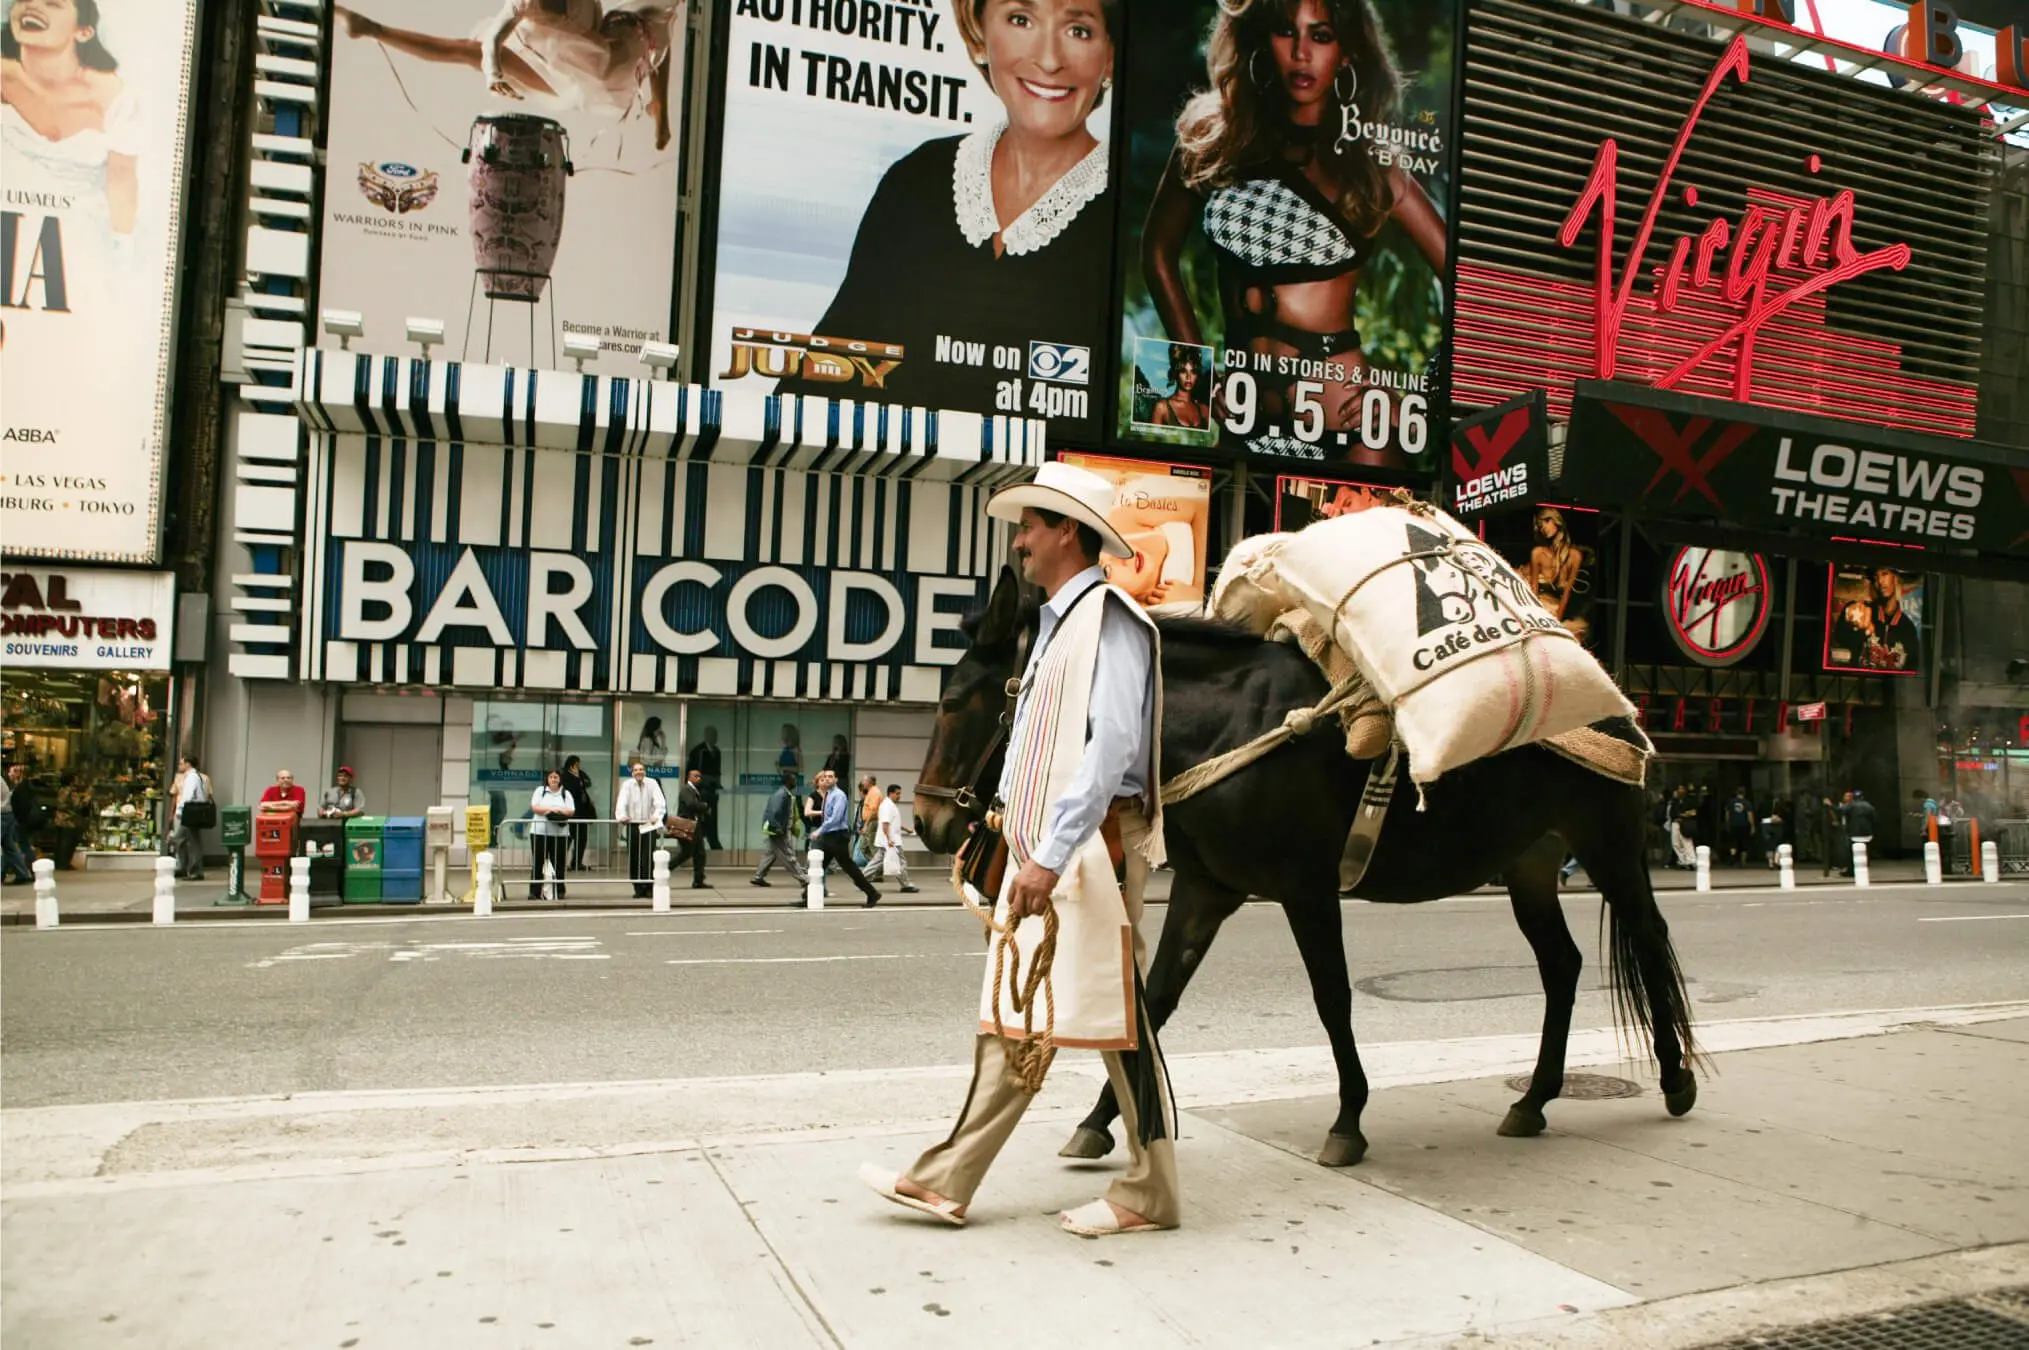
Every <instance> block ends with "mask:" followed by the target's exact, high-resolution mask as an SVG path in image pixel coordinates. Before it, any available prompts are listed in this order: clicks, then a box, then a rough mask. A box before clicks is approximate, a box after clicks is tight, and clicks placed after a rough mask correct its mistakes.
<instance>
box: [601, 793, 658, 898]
mask: <svg viewBox="0 0 2029 1350" xmlns="http://www.w3.org/2000/svg"><path fill="white" fill-rule="evenodd" d="M628 774H629V776H628V779H627V781H626V782H624V783H622V784H621V785H620V795H619V796H618V797H616V798H615V799H614V801H613V815H614V817H615V818H616V819H618V820H620V821H621V822H623V823H622V824H621V826H620V828H621V829H623V830H625V831H626V832H627V875H628V876H629V877H631V878H633V881H634V895H635V898H636V899H647V898H648V894H649V891H650V889H651V886H650V878H651V877H652V876H653V875H654V862H655V835H656V831H658V830H660V829H661V828H662V820H663V817H664V816H666V815H668V814H669V803H668V801H667V800H666V799H665V798H664V797H663V795H662V784H660V783H658V782H656V781H655V780H654V779H653V778H650V777H649V776H648V770H647V768H645V767H644V766H643V765H642V763H641V761H640V760H638V759H637V760H635V761H634V763H633V765H632V766H631V767H630V768H629V771H628Z"/></svg>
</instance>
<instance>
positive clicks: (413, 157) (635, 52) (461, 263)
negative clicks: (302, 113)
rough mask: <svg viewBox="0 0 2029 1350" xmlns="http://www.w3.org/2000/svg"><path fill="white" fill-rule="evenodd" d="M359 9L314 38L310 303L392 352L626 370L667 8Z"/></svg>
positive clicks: (465, 2)
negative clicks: (315, 215) (418, 345)
mask: <svg viewBox="0 0 2029 1350" xmlns="http://www.w3.org/2000/svg"><path fill="white" fill-rule="evenodd" d="M555 8H556V9H557V10H560V11H561V12H557V13H553V12H552V11H551V9H550V8H549V7H545V6H537V5H525V4H510V5H507V6H505V7H503V6H502V5H501V4H500V3H499V2H498V0H404V3H402V4H394V3H391V0H359V4H358V5H357V6H355V7H353V8H349V9H342V10H340V11H338V16H337V18H336V20H335V21H334V23H333V28H332V33H333V36H332V52H331V86H330V89H331V92H330V133H329V150H328V154H329V161H328V162H329V166H330V167H329V177H328V180H327V182H326V185H325V193H324V230H323V250H324V251H323V259H322V269H321V281H320V286H319V302H320V303H321V304H322V305H324V306H327V307H330V308H335V309H349V310H357V311H358V312H359V314H360V315H361V317H362V318H363V320H364V322H365V325H366V332H365V340H366V342H367V343H368V344H371V345H373V346H375V347H378V348H379V349H381V350H393V349H394V348H395V346H396V344H397V343H399V342H400V341H401V340H402V336H403V330H404V324H405V321H406V320H407V319H408V318H410V317H418V318H427V319H439V320H442V321H443V324H444V350H445V352H446V353H447V354H449V355H451V356H454V357H457V358H459V359H462V360H468V361H484V362H493V363H499V364H507V365H517V366H536V367H543V368H553V367H555V366H557V364H558V358H559V356H560V355H561V351H562V341H563V337H564V335H565V334H571V333H576V334H585V335H589V336H594V337H597V338H598V339H599V341H600V345H601V348H602V350H601V352H600V354H599V357H598V359H597V361H596V362H593V363H591V364H590V365H589V366H588V368H589V369H597V370H602V371H604V372H606V373H608V374H614V375H620V374H625V373H627V372H629V371H633V370H638V365H637V364H636V361H637V355H638V353H639V352H640V350H641V344H642V343H643V342H644V341H654V342H661V341H666V340H667V338H668V336H669V311H670V293H671V288H672V285H673V279H674V275H675V254H676V211H677V152H678V147H679V144H680V137H679V135H678V134H677V133H678V132H679V131H680V130H681V127H680V121H681V109H682V99H683V87H682V86H683V77H682V72H683V60H684V52H683V40H684V6H683V4H682V3H680V2H679V3H646V2H644V3H623V4H616V5H614V6H612V7H610V8H609V9H608V10H607V11H606V12H605V13H604V14H603V15H602V14H601V13H600V11H599V7H598V6H597V5H592V4H578V3H573V4H569V5H561V6H557V7H555Z"/></svg>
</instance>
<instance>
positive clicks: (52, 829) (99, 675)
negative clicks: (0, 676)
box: [0, 669, 173, 867]
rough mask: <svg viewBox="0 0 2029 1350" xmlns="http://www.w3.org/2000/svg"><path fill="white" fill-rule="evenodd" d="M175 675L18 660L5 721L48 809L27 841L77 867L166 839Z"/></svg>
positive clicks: (13, 757)
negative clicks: (83, 855)
mask: <svg viewBox="0 0 2029 1350" xmlns="http://www.w3.org/2000/svg"><path fill="white" fill-rule="evenodd" d="M168 708H169V677H168V676H167V675H164V674H154V673H149V674H140V673H128V672H124V671H111V670H108V671H42V670H32V669H31V670H22V669H10V670H9V671H8V672H7V681H6V690H5V698H4V702H0V725H4V727H5V729H6V730H5V754H6V760H7V763H9V764H20V765H21V766H22V767H23V768H24V769H25V770H26V771H27V777H26V780H25V781H26V782H27V784H28V785H29V787H30V788H31V797H32V798H33V799H35V802H36V807H37V814H38V815H39V816H40V817H41V820H40V823H39V825H38V826H37V828H35V829H33V830H32V831H30V840H29V842H31V843H33V844H34V845H35V847H36V850H37V851H38V852H39V853H42V854H46V855H48V856H51V857H54V858H55V859H56V862H57V866H59V867H69V866H70V865H71V859H72V855H73V854H75V853H76V852H77V851H78V850H80V849H82V850H85V851H88V852H105V853H148V852H154V851H156V850H157V849H158V848H159V847H160V841H161V837H162V836H161V828H162V822H161V820H160V815H161V803H162V799H163V797H164V795H165V794H166V792H167V789H168V783H169V770H170V769H171V768H172V767H173V766H172V765H171V764H170V763H169V762H168V761H167V759H166V758H165V757H166V756H167V754H168V720H167V718H168V711H167V710H168Z"/></svg>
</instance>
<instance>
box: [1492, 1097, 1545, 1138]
mask: <svg viewBox="0 0 2029 1350" xmlns="http://www.w3.org/2000/svg"><path fill="white" fill-rule="evenodd" d="M1549 1124H1550V1122H1549V1121H1547V1120H1545V1119H1543V1113H1542V1112H1541V1111H1538V1110H1537V1109H1536V1108H1535V1107H1533V1106H1530V1105H1528V1104H1527V1103H1526V1102H1516V1103H1515V1104H1514V1105H1513V1106H1511V1107H1509V1108H1508V1114H1507V1115H1506V1116H1504V1117H1502V1119H1501V1127H1500V1129H1498V1130H1496V1131H1494V1133H1496V1134H1499V1135H1501V1136H1503V1137H1504V1138H1508V1139H1534V1138H1535V1137H1536V1136H1537V1135H1539V1134H1541V1133H1542V1132H1543V1131H1544V1130H1545V1129H1547V1128H1548V1127H1549Z"/></svg>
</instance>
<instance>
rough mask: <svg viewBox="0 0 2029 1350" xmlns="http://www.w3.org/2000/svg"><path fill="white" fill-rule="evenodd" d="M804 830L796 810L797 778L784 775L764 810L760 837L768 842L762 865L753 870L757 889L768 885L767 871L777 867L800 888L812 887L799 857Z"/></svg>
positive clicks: (769, 795) (762, 809)
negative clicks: (785, 872) (799, 839)
mask: <svg viewBox="0 0 2029 1350" xmlns="http://www.w3.org/2000/svg"><path fill="white" fill-rule="evenodd" d="M801 829H802V812H800V811H798V810H797V806H796V775H794V774H791V773H784V774H783V775H782V781H781V782H780V783H779V784H777V785H776V788H775V790H774V791H773V792H771V793H769V794H768V803H767V805H766V806H764V807H762V808H761V837H762V838H763V839H765V840H767V849H766V851H765V852H764V853H762V855H761V863H760V865H759V866H758V867H756V868H755V869H754V875H753V878H752V880H753V883H754V885H756V886H766V885H768V884H769V881H768V869H769V868H771V867H773V866H774V865H775V864H776V863H781V864H782V867H783V869H784V870H785V871H787V872H788V873H789V875H790V876H792V877H795V878H796V884H797V885H798V886H805V885H808V884H809V876H808V874H807V873H806V872H805V871H804V867H803V859H802V858H800V857H799V856H797V853H796V836H797V834H798V833H799V832H800V831H801Z"/></svg>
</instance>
